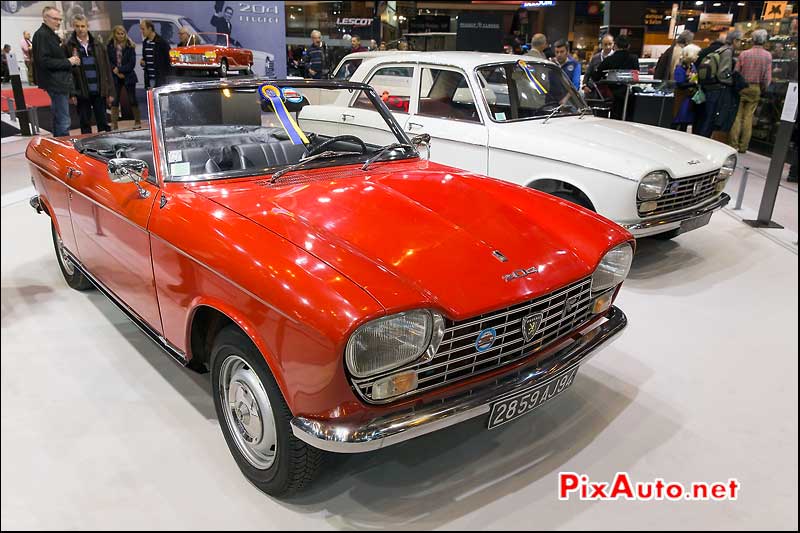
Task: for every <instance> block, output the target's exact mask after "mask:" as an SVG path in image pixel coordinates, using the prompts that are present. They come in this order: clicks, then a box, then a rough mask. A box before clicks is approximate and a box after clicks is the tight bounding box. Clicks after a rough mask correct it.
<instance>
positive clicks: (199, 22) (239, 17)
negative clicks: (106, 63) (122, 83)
mask: <svg viewBox="0 0 800 533" xmlns="http://www.w3.org/2000/svg"><path fill="white" fill-rule="evenodd" d="M122 18H123V24H124V26H125V29H126V30H127V31H128V36H129V37H130V38H131V39H132V40H133V42H134V43H135V44H136V49H137V54H138V55H141V46H142V34H141V30H140V29H139V21H140V20H141V19H149V20H151V21H152V22H153V26H154V27H155V30H156V33H158V34H159V35H161V37H162V38H163V39H165V40H166V41H168V42H169V43H170V46H171V47H175V46H177V44H178V30H179V29H180V28H181V27H187V28H188V29H189V31H190V32H191V33H201V32H215V33H224V34H227V35H228V37H229V38H230V42H231V44H232V45H233V46H237V47H241V48H247V49H248V50H252V51H253V72H254V74H255V75H256V76H267V77H270V78H272V77H277V78H282V77H285V76H286V30H285V26H284V25H285V22H284V3H283V2H226V1H214V2H211V1H198V2H178V1H165V2H143V1H138V0H123V2H122ZM138 68H141V67H137V69H138ZM137 75H138V76H139V80H142V79H144V78H143V76H142V74H141V72H137Z"/></svg>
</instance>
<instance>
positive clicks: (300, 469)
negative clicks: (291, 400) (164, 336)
mask: <svg viewBox="0 0 800 533" xmlns="http://www.w3.org/2000/svg"><path fill="white" fill-rule="evenodd" d="M211 358H212V359H211V361H212V365H211V387H212V395H213V396H214V407H215V408H216V411H217V418H218V419H219V424H220V428H221V429H222V434H223V435H224V436H225V442H227V443H228V448H229V449H230V451H231V454H232V455H233V458H234V460H235V461H236V464H237V465H238V466H239V469H240V470H241V471H242V473H243V474H244V475H245V477H247V478H248V479H249V480H250V481H251V482H252V483H253V484H254V485H256V487H258V488H259V489H261V490H262V491H263V492H265V493H267V494H269V495H271V496H283V497H286V496H290V495H292V494H293V493H295V492H297V491H299V490H301V489H302V488H304V487H305V486H306V485H308V483H309V482H310V481H311V480H312V479H314V477H315V476H316V474H317V473H318V472H319V470H320V469H321V464H322V457H323V452H322V451H321V450H319V449H317V448H314V447H312V446H309V445H308V444H306V443H305V442H303V441H301V440H300V439H298V438H297V437H295V436H294V434H292V431H291V428H290V426H289V421H290V420H291V419H292V413H291V411H289V407H288V406H287V405H286V401H285V400H284V399H283V394H282V393H281V391H280V388H279V387H278V385H277V383H276V382H275V378H274V377H273V376H272V373H271V372H270V370H269V367H268V366H267V363H266V361H264V357H263V356H262V355H261V352H259V350H258V348H256V346H255V345H254V344H253V343H252V341H251V340H250V339H249V338H248V337H247V335H245V334H244V333H243V332H242V331H241V330H240V329H239V328H237V327H236V326H228V327H226V328H224V329H223V330H222V331H220V332H219V334H218V335H217V338H216V340H215V341H214V346H213V348H212V350H211ZM228 359H233V360H237V361H240V360H244V362H245V363H246V364H247V365H248V367H249V368H247V370H248V371H254V372H255V374H256V375H257V376H258V378H259V380H260V382H261V385H262V386H263V389H264V392H266V395H267V397H268V399H269V403H270V406H271V408H272V415H273V420H274V423H275V434H276V443H277V446H276V448H277V449H276V450H275V455H274V459H273V462H272V464H271V465H270V466H269V467H268V468H266V469H259V468H256V467H255V466H254V465H253V464H252V463H251V462H250V461H249V460H248V459H247V458H246V457H245V456H244V454H243V453H242V451H241V450H240V449H239V447H238V446H239V445H238V444H237V440H236V437H234V435H233V434H232V433H231V427H230V425H229V422H228V420H227V418H226V414H225V412H224V411H223V409H228V407H226V406H223V399H222V396H223V395H222V394H221V393H220V391H221V388H222V383H221V378H222V374H223V368H224V367H225V361H226V360H228ZM259 414H261V412H260V411H259ZM231 416H233V415H231Z"/></svg>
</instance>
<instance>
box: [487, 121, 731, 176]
mask: <svg viewBox="0 0 800 533" xmlns="http://www.w3.org/2000/svg"><path fill="white" fill-rule="evenodd" d="M489 143H490V146H491V147H493V148H498V149H505V150H512V151H516V152H523V153H527V154H531V155H534V156H537V157H542V158H546V159H555V160H557V161H563V162H565V163H569V164H575V165H580V166H583V167H588V168H591V169H596V170H600V171H602V172H607V173H609V174H615V175H618V176H622V177H624V178H627V179H631V180H637V181H638V180H639V179H641V178H642V176H644V175H645V174H647V173H648V172H652V171H654V170H667V171H668V172H669V173H670V175H671V176H673V177H676V178H678V177H685V176H692V175H695V174H702V173H705V172H711V171H714V170H717V169H719V168H720V166H722V163H723V162H724V161H725V158H727V157H728V156H729V155H731V154H734V153H735V150H733V148H730V147H729V146H727V145H724V144H722V143H719V142H717V141H712V140H711V139H707V138H705V137H701V136H699V135H691V134H688V133H684V132H680V131H675V130H669V129H666V128H658V127H655V126H648V125H646V124H637V123H635V122H623V121H620V120H612V119H605V118H599V117H584V118H583V119H579V118H578V117H558V118H553V119H551V120H550V121H548V123H547V124H544V121H543V120H530V121H521V122H513V123H507V124H493V127H492V128H491V130H490V135H489Z"/></svg>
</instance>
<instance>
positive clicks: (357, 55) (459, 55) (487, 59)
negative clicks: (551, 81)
mask: <svg viewBox="0 0 800 533" xmlns="http://www.w3.org/2000/svg"><path fill="white" fill-rule="evenodd" d="M377 58H380V59H385V60H386V61H387V62H395V61H412V62H420V63H433V64H436V65H457V66H459V67H463V68H464V69H466V70H472V69H473V68H475V67H478V66H481V65H485V64H487V63H500V62H509V61H518V60H520V59H523V60H525V61H527V62H528V63H546V64H553V63H552V61H548V60H544V59H538V58H535V57H532V56H520V55H511V54H489V53H483V52H401V51H399V50H386V51H379V50H374V51H372V52H353V53H351V54H348V55H346V56H345V57H344V58H343V61H346V60H348V59H364V60H367V59H377Z"/></svg>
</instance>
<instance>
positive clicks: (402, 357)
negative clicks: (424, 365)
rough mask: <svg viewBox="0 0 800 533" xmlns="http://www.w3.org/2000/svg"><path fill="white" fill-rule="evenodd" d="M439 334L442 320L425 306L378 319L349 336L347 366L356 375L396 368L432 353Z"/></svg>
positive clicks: (440, 337) (442, 333)
mask: <svg viewBox="0 0 800 533" xmlns="http://www.w3.org/2000/svg"><path fill="white" fill-rule="evenodd" d="M443 336H444V319H443V318H442V316H441V315H440V314H438V313H434V312H431V311H428V310H426V309H418V310H414V311H406V312H404V313H398V314H396V315H391V316H386V317H383V318H379V319H377V320H373V321H372V322H368V323H366V324H364V325H363V326H361V327H359V328H358V329H357V330H356V331H355V332H354V333H353V334H352V335H351V336H350V340H348V341H347V347H346V348H345V361H346V362H347V368H348V369H349V370H350V373H351V374H353V375H354V376H355V377H357V378H363V377H367V376H372V375H375V374H380V373H381V372H386V371H387V370H392V369H395V368H399V367H401V366H403V365H405V364H408V363H410V362H412V361H414V360H415V359H417V358H419V357H420V356H421V355H423V354H428V355H430V356H433V354H434V353H436V350H437V349H438V348H439V344H440V343H441V342H442V337H443Z"/></svg>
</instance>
